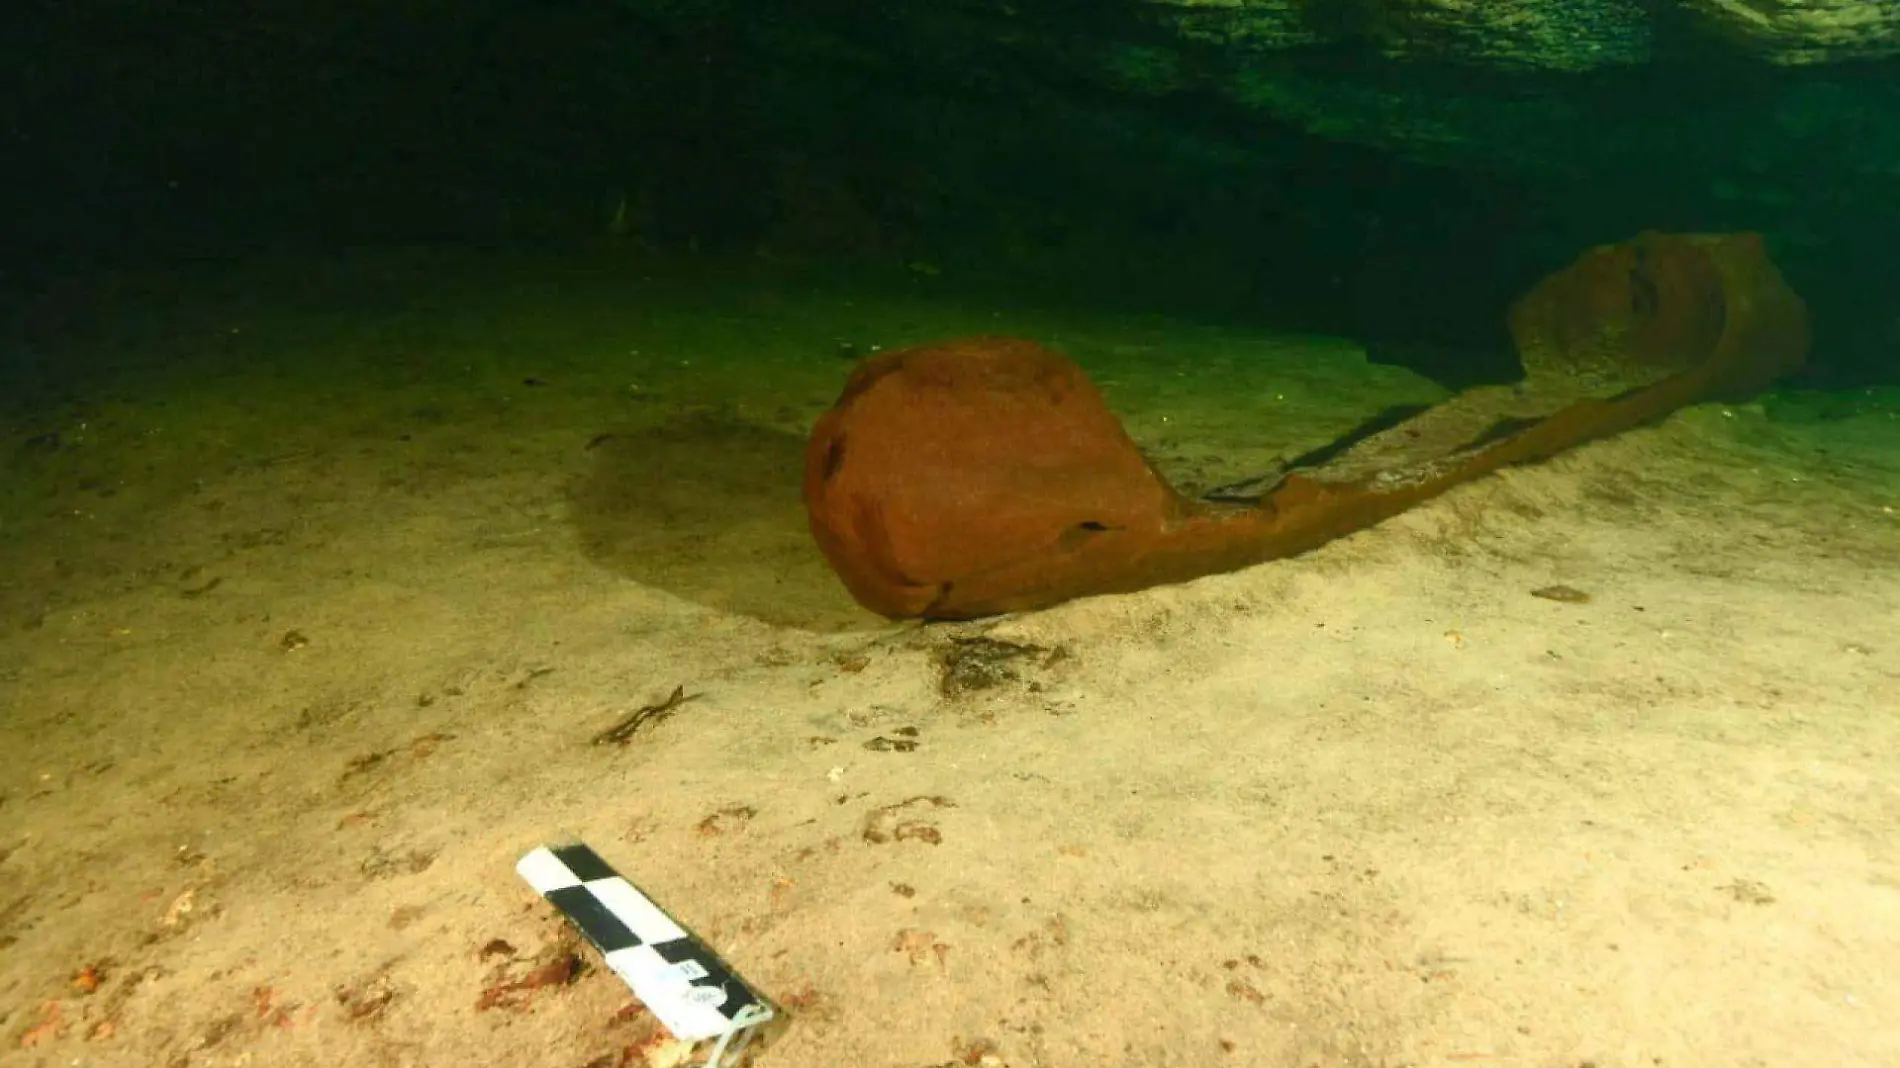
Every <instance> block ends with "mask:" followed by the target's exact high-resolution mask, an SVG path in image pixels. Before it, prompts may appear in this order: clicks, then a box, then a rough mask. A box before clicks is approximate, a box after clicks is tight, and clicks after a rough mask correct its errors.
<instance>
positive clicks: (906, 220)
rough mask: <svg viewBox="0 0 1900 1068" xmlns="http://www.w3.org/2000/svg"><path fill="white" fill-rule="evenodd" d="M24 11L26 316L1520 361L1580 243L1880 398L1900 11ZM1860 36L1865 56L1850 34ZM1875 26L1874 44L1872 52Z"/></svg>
mask: <svg viewBox="0 0 1900 1068" xmlns="http://www.w3.org/2000/svg"><path fill="white" fill-rule="evenodd" d="M1752 8H1753V9H1754V10H1755V11H1756V12H1757V13H1758V14H1759V15H1761V17H1760V18H1759V19H1750V20H1747V23H1746V25H1740V24H1736V23H1735V22H1734V20H1733V19H1732V18H1729V14H1732V7H1731V6H1730V5H1722V4H1716V3H1710V2H1703V0H1655V2H1651V0H1640V2H1639V0H1483V2H1479V0H1470V2H1446V0H1431V2H1429V3H1428V2H1425V0H1239V2H1233V0H1222V2H1220V3H1212V2H1208V3H1202V2H1198V0H1167V2H1164V0H1110V2H1105V3H1104V2H1084V0H1015V2H1013V3H1003V2H1000V0H928V2H927V0H890V2H887V3H884V4H880V5H878V6H876V7H875V8H873V9H867V8H866V7H864V6H863V5H855V4H845V3H842V2H841V0H806V2H793V0H754V2H749V3H739V2H737V0H618V2H613V0H605V2H592V3H590V2H580V0H568V2H562V3H555V4H546V3H540V4H533V5H530V4H525V3H505V2H501V0H465V2H460V3H454V4H450V3H447V2H442V0H426V2H425V0H391V2H390V3H387V4H382V5H377V6H375V7H354V6H352V7H349V8H343V7H339V6H337V5H319V4H316V3H303V4H289V5H283V6H280V7H276V8H273V9H272V10H271V11H270V12H268V13H261V12H259V11H258V10H257V9H256V8H255V5H241V4H238V3H236V2H235V0H181V2H179V3H176V4H172V5H166V6H165V7H163V8H157V7H152V6H150V5H144V4H136V3H131V2H129V0H71V2H67V3H59V4H54V3H50V2H42V0H33V2H31V3H29V4H28V7H27V13H26V14H25V15H24V16H22V17H20V18H19V19H18V27H19V32H18V33H16V34H14V35H13V36H12V37H11V38H10V39H9V41H8V42H7V43H6V44H4V45H0V47H6V48H11V49H12V50H13V53H14V54H13V55H11V56H10V57H0V58H7V59H9V60H10V62H7V63H4V64H0V66H3V67H4V68H5V69H6V70H7V71H8V75H7V76H8V77H9V78H10V79H11V80H12V84H11V85H10V86H8V88H9V90H10V91H9V92H8V93H7V94H5V99H6V100H7V102H8V105H9V106H10V107H11V109H12V114H11V115H10V116H9V119H8V122H7V123H6V124H5V126H4V128H3V136H4V137H5V139H6V144H5V149H6V151H7V153H8V158H9V159H10V160H16V161H20V162H19V163H18V164H17V165H16V166H15V167H13V168H11V169H10V170H9V172H8V173H7V175H6V176H5V177H4V179H0V180H3V181H4V182H5V183H6V187H5V188H4V189H3V190H0V191H3V192H4V194H5V195H6V196H7V197H8V199H9V202H10V203H13V204H15V205H22V206H28V210H21V211H16V212H13V213H10V219H9V221H8V223H7V225H8V227H9V232H8V233H6V234H5V235H4V241H3V242H0V245H3V247H4V250H5V259H6V264H7V267H6V269H7V270H8V271H9V272H10V274H11V275H12V276H14V277H16V278H18V277H25V276H30V275H31V274H33V273H34V272H35V271H40V270H45V269H47V268H48V266H49V265H54V264H75V263H76V264H102V263H104V264H110V263H117V262H126V261H137V260H146V261H151V260H157V261H169V260H174V259H177V258H179V257H184V256H196V255H231V254H238V253H242V252H247V251H255V250H258V249H289V250H298V249H315V248H326V247H334V246H336V245H338V244H351V243H358V244H360V243H376V242H414V241H436V242H464V243H468V242H476V243H479V242H490V243H494V242H524V241H559V242H568V241H572V240H575V239H580V238H594V237H598V236H600V235H601V234H602V233H603V232H604V231H605V230H606V229H607V228H608V226H609V222H610V220H611V219H612V218H613V217H614V215H615V212H616V211H617V210H618V209H619V208H620V207H621V206H622V205H623V204H624V205H625V206H626V221H627V224H628V225H627V230H628V238H629V240H632V241H636V242H638V243H641V244H643V245H645V246H647V247H649V248H652V249H654V250H659V251H676V250H685V249H697V250H698V251H700V252H701V253H723V252H729V253H743V254H754V253H760V252H763V253H767V254H772V255H778V256H786V257H815V258H840V259H850V258H856V259H865V260H872V261H878V262H893V263H895V262H907V261H909V262H915V261H921V262H927V263H930V264H932V265H934V266H937V267H938V268H940V269H942V270H944V271H945V272H952V271H954V272H959V273H962V274H965V275H973V274H978V273H985V274H987V273H999V272H1001V273H1010V272H1013V273H1014V274H1016V275H1017V276H1019V277H1021V278H1023V279H1025V280H1027V281H1028V282H1029V283H1031V284H1035V285H1042V286H1046V287H1049V288H1051V289H1064V288H1066V289H1068V290H1071V291H1073V292H1075V293H1078V294H1089V293H1093V294H1096V295H1098V296H1102V295H1106V294H1113V295H1114V299H1116V300H1117V301H1118V302H1120V303H1126V302H1127V301H1128V300H1129V299H1135V300H1138V301H1141V302H1144V303H1147V304H1150V305H1174V306H1181V307H1193V308H1198V309H1203V310H1206V311H1209V312H1218V313H1220V314H1232V315H1242V316H1248V317H1251V318H1255V319H1257V320H1259V321H1264V322H1272V323H1278V324H1282V325H1287V326H1290V327H1296V328H1302V329H1317V330H1331V331H1336V332H1341V333H1346V334H1351V335H1354V336H1359V337H1362V338H1365V339H1367V340H1368V341H1374V342H1379V343H1381V344H1389V345H1393V346H1397V347H1400V348H1404V347H1406V346H1414V347H1423V348H1425V349H1429V348H1431V347H1432V346H1445V347H1453V348H1466V349H1475V350H1484V351H1495V350H1496V349H1497V348H1498V347H1499V346H1501V345H1502V343H1503V342H1502V323H1501V318H1502V316H1501V313H1500V309H1501V308H1502V307H1503V305H1504V304H1505V302H1507V301H1508V299H1509V298H1510V297H1511V296H1512V295H1514V294H1515V293H1517V292H1520V291H1522V290H1523V289H1524V288H1525V287H1527V286H1528V285H1529V284H1530V283H1531V282H1532V281H1534V280H1535V279H1536V278H1537V277H1539V276H1540V275H1542V274H1543V273H1545V272H1547V271H1549V270H1551V269H1554V268H1556V267H1558V266H1561V265H1562V264H1564V263H1567V262H1568V261H1569V260H1570V259H1571V258H1572V257H1573V256H1574V255H1575V253H1576V252H1577V251H1578V250H1579V249H1580V248H1581V247H1583V246H1586V245H1590V244H1594V243H1599V242H1605V241H1613V240H1620V239H1622V238H1624V237H1627V236H1629V235H1630V234H1632V233H1634V232H1636V231H1637V230H1640V229H1644V228H1661V229H1677V230H1684V229H1707V230H1733V229H1758V230H1761V231H1763V232H1764V233H1766V234H1767V235H1768V238H1769V241H1770V245H1771V248H1772V249H1773V252H1774V255H1775V256H1776V258H1777V260H1778V261H1780V262H1781V263H1782V265H1783V267H1784V268H1785V269H1786V271H1787V273H1788V275H1789V278H1790V280H1791V281H1792V282H1793V284H1794V285H1795V286H1796V287H1797V288H1798V289H1799V290H1800V291H1801V292H1802V293H1803V294H1804V295H1805V296H1806V297H1807V298H1808V300H1809V301H1810V303H1811V304H1812V305H1813V307H1814V310H1815V320H1816V330H1817V347H1816V355H1815V361H1814V363H1815V367H1816V368H1817V373H1818V374H1821V375H1823V376H1831V377H1832V378H1834V379H1837V380H1842V381H1847V380H1860V379H1865V378H1870V377H1880V376H1886V375H1892V374H1894V373H1895V371H1896V369H1895V366H1894V357H1893V356H1892V354H1893V353H1894V352H1895V351H1896V350H1900V320H1897V319H1896V316H1895V313H1894V312H1893V311H1892V310H1891V309H1894V308H1896V307H1900V300H1896V299H1895V298H1896V297H1900V292H1896V289H1900V280H1896V279H1895V278H1894V277H1892V276H1891V274H1890V272H1888V271H1886V270H1885V268H1884V266H1883V265H1884V263H1885V261H1886V260H1887V258H1888V250H1889V249H1891V248H1893V247H1894V245H1895V242H1896V241H1900V197H1895V196H1893V195H1892V194H1893V192H1894V189H1895V183H1896V181H1897V180H1900V65H1896V61H1894V60H1893V59H1891V58H1886V57H1889V56H1891V55H1892V54H1893V53H1894V52H1895V51H1897V50H1900V5H1888V4H1885V3H1884V2H1883V3H1880V4H1869V3H1855V2H1854V0H1828V2H1826V3H1820V4H1814V3H1807V4H1796V3H1793V2H1792V0H1763V2H1762V3H1758V4H1755V5H1752ZM1854 27H1858V29H1854ZM1850 31H1851V32H1850Z"/></svg>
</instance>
